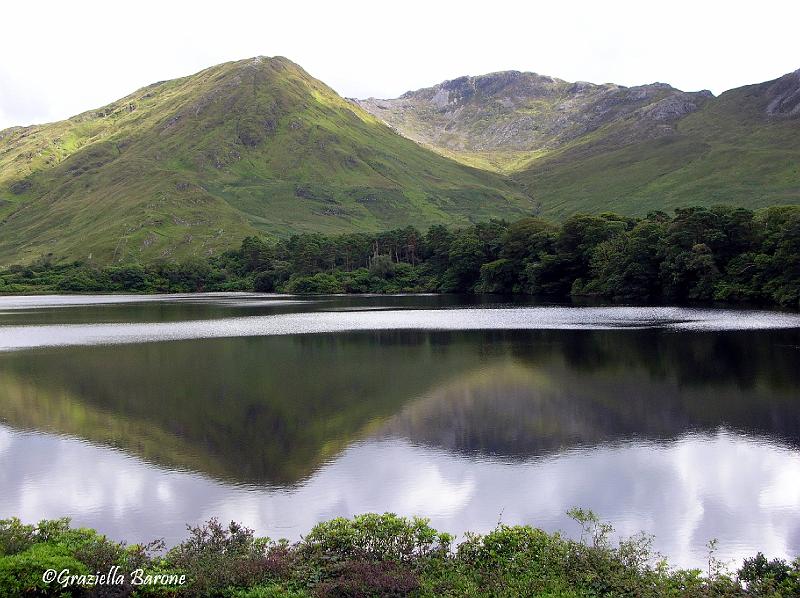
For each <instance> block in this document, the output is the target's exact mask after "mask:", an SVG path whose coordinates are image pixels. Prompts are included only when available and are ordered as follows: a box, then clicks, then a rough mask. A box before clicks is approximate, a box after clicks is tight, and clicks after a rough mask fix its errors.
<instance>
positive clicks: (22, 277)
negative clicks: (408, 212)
mask: <svg viewBox="0 0 800 598" xmlns="http://www.w3.org/2000/svg"><path fill="white" fill-rule="evenodd" d="M37 288H46V289H47V290H56V291H63V292H97V291H133V292H194V291H212V290H214V291H219V290H252V291H261V292H285V293H311V294H313V293H320V294H324V293H399V292H410V293H414V292H443V293H502V294H511V293H520V294H526V295H532V296H536V297H540V298H542V299H545V300H552V301H564V300H569V299H571V298H578V297H596V298H602V299H607V300H615V301H624V302H633V303H663V302H670V303H689V302H708V301H737V302H748V303H765V304H778V305H785V306H791V307H800V206H778V207H771V208H766V209H763V210H759V211H752V210H748V209H745V208H737V207H730V206H718V207H712V208H703V207H690V208H681V209H677V210H675V212H674V214H673V215H668V214H666V213H664V212H651V213H649V214H648V215H647V216H646V217H644V218H634V217H628V216H621V215H619V214H612V213H603V214H599V215H590V214H576V215H574V216H572V217H570V218H568V219H566V220H564V221H563V222H560V223H555V222H550V221H547V220H543V219H540V218H525V219H522V220H518V221H516V222H511V223H509V222H506V221H502V220H490V221H488V222H481V223H477V224H474V225H472V226H467V227H461V228H448V227H445V226H441V225H437V226H432V227H430V228H429V229H428V230H427V231H426V232H424V233H423V232H421V231H419V230H417V229H416V228H414V227H410V226H409V227H405V228H398V229H395V230H391V231H386V232H382V233H347V234H339V235H323V234H319V233H310V234H299V235H293V236H291V237H288V238H286V239H278V240H272V239H268V238H265V237H258V236H251V237H247V238H245V239H244V240H243V241H242V243H241V246H240V247H239V248H238V249H235V250H231V251H227V252H225V253H222V254H220V255H217V256H213V257H211V258H208V259H204V260H200V259H192V260H187V261H184V262H181V263H166V262H165V263H155V264H149V265H141V264H125V265H111V266H106V267H102V268H97V267H93V266H90V265H87V264H82V263H79V262H75V263H71V264H52V263H50V262H47V261H40V262H39V263H37V264H32V265H29V266H13V267H11V268H8V269H7V270H5V271H3V272H2V273H0V292H22V291H25V290H30V289H37Z"/></svg>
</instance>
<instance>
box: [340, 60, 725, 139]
mask: <svg viewBox="0 0 800 598" xmlns="http://www.w3.org/2000/svg"><path fill="white" fill-rule="evenodd" d="M709 95H710V94H709V92H700V93H685V92H682V91H680V90H678V89H675V88H673V87H671V86H670V85H667V84H666V83H652V84H650V85H641V86H637V87H624V86H619V85H614V84H603V85H595V84H593V83H587V82H585V81H579V82H576V83H569V82H566V81H562V80H561V79H556V78H553V77H547V76H544V75H539V74H537V73H523V72H519V71H502V72H498V73H490V74H488V75H482V76H479V77H459V78H457V79H452V80H449V81H444V82H443V83H440V84H439V85H434V86H433V87H428V88H425V89H419V90H416V91H410V92H407V93H405V94H403V95H402V96H400V97H399V98H397V99H388V100H383V99H381V100H378V99H374V98H370V99H367V100H356V102H357V103H358V104H359V105H360V106H361V107H362V108H364V109H366V110H367V111H369V112H371V113H372V114H374V115H375V116H377V117H378V118H380V119H382V120H383V121H384V122H386V123H387V124H389V125H390V126H392V127H393V128H394V129H395V130H397V131H398V132H400V133H401V134H403V135H405V136H406V137H409V138H410V139H413V140H415V141H418V142H421V143H424V144H426V145H430V146H433V147H435V148H441V149H444V150H448V151H456V152H461V151H465V152H482V153H486V152H519V151H537V150H542V149H557V148H558V147H561V146H562V145H563V144H565V143H568V142H570V141H573V140H575V139H577V138H580V137H581V136H583V135H586V134H588V133H591V132H593V131H596V130H597V129H599V128H601V127H604V126H606V125H614V124H615V123H620V124H624V128H625V131H622V132H615V137H616V138H617V139H618V140H626V139H630V140H635V139H637V138H652V137H653V136H660V135H665V134H670V133H671V132H672V131H673V130H674V124H675V123H676V122H677V121H678V120H680V119H681V118H682V117H683V116H685V115H687V114H689V113H691V112H694V111H695V110H697V109H698V107H699V106H701V105H702V104H703V103H704V102H705V101H706V100H707V99H708V97H709Z"/></svg>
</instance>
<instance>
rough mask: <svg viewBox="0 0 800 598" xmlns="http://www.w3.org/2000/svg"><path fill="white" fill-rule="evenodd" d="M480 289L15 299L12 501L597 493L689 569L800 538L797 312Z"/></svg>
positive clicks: (302, 506) (358, 505) (9, 389)
mask: <svg viewBox="0 0 800 598" xmlns="http://www.w3.org/2000/svg"><path fill="white" fill-rule="evenodd" d="M465 301H467V300H464V299H459V298H454V297H318V298H294V297H286V296H281V297H276V296H265V295H248V294H218V295H207V296H167V297H125V296H111V297H102V296H97V297H36V298H20V297H8V298H0V516H11V515H17V516H19V517H21V518H22V519H23V520H26V521H35V520H38V519H41V518H44V517H59V516H70V517H72V518H73V521H74V522H75V523H76V524H80V525H88V526H92V527H96V528H98V529H100V530H101V531H103V532H105V533H107V534H109V535H110V536H112V537H114V538H119V539H126V540H128V541H131V542H133V541H143V540H149V539H152V538H156V537H164V538H166V539H167V541H168V543H172V542H175V541H178V540H179V539H181V538H182V537H183V536H184V531H185V524H186V523H192V524H194V523H199V522H201V521H203V520H206V519H208V518H210V517H212V516H218V517H220V518H222V519H225V520H230V519H235V520H237V521H241V522H243V523H245V524H247V525H249V526H251V527H254V528H256V530H257V531H258V532H259V533H261V534H265V535H270V536H272V537H287V538H291V539H296V538H298V537H299V536H300V535H301V534H303V533H306V532H307V531H308V530H309V529H310V528H311V526H313V524H314V523H316V522H317V521H319V520H321V519H327V518H331V517H335V516H338V515H345V516H350V515H353V514H356V513H362V512H367V511H377V512H383V511H394V512H397V513H401V514H407V515H413V514H419V515H424V516H427V517H430V518H431V519H432V522H433V525H434V526H435V527H437V528H439V529H442V530H447V531H451V532H456V533H460V532H463V531H465V530H473V531H487V530H489V529H491V528H492V527H493V526H494V525H495V524H496V523H497V522H498V521H502V522H504V523H528V524H532V525H536V526H539V527H542V528H544V529H547V530H551V531H552V530H562V531H563V532H565V533H566V534H568V535H576V534H577V533H578V530H577V526H576V525H575V524H574V523H572V522H571V521H570V520H569V519H568V518H567V517H566V516H565V514H564V512H565V511H566V510H567V509H569V508H570V507H573V506H582V507H585V508H591V509H593V510H594V511H595V512H597V513H598V514H599V515H600V516H601V517H602V518H603V519H605V520H607V521H609V522H611V523H612V524H613V525H614V526H615V528H616V529H617V530H618V531H619V532H620V533H621V534H623V535H627V534H633V533H635V532H638V531H645V532H648V533H652V534H655V538H656V540H655V546H656V548H657V549H658V550H659V551H660V552H661V553H663V554H665V555H667V556H668V557H669V558H670V561H671V562H672V563H674V564H679V565H692V566H701V565H702V564H703V562H704V559H705V556H706V548H705V544H706V542H707V541H708V540H710V539H712V538H718V539H719V543H720V554H721V556H722V557H723V558H726V559H732V560H740V559H741V558H743V557H744V556H747V555H751V554H754V553H755V552H756V551H757V550H762V551H764V552H766V553H768V554H770V555H774V556H784V557H789V556H796V555H798V554H800V408H798V407H799V406H800V405H799V401H800V396H799V395H800V392H798V391H799V390H800V367H798V366H800V316H798V315H797V314H792V313H779V312H763V311H733V310H698V309H680V308H622V307H612V308H567V307H536V306H528V305H521V304H515V305H510V304H493V303H491V302H486V301H485V300H484V301H483V302H481V303H476V302H475V301H476V300H474V299H473V300H469V301H471V303H465Z"/></svg>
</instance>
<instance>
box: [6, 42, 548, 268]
mask: <svg viewBox="0 0 800 598" xmlns="http://www.w3.org/2000/svg"><path fill="white" fill-rule="evenodd" d="M532 207H533V204H532V202H531V200H530V198H529V197H527V196H526V195H525V194H524V193H523V192H521V191H520V189H519V187H517V186H516V185H515V184H513V183H511V182H510V181H509V180H507V179H506V178H505V177H503V176H499V175H497V174H495V173H490V172H486V171H482V170H479V169H475V168H471V167H468V166H465V165H462V164H460V163H457V162H455V161H452V160H450V159H447V158H444V157H442V156H440V155H438V154H436V153H434V152H432V151H429V150H427V149H425V148H422V147H420V146H419V145H417V144H416V143H414V142H412V141H410V140H408V139H406V138H404V137H402V136H400V135H398V134H396V133H395V132H393V131H392V130H391V129H390V128H389V127H387V126H385V125H384V124H383V123H381V122H380V121H379V120H378V119H376V118H375V117H374V116H372V115H370V114H369V113H367V112H366V111H364V110H362V109H360V108H359V107H357V106H355V105H354V104H352V103H350V102H347V101H346V100H344V99H342V98H341V97H339V96H338V95H337V94H336V93H335V92H334V91H333V90H331V89H330V88H329V87H327V86H326V85H324V84H323V83H321V82H319V81H317V80H316V79H314V78H312V77H311V76H309V75H308V74H307V73H306V72H305V71H303V70H302V69H301V68H300V67H298V66H297V65H295V64H294V63H292V62H291V61H289V60H287V59H285V58H256V59H251V60H244V61H240V62H234V63H227V64H223V65H219V66H215V67H212V68H209V69H206V70H204V71H201V72H200V73H197V74H196V75H193V76H190V77H185V78H182V79H176V80H173V81H166V82H161V83H157V84H154V85H151V86H149V87H146V88H143V89H141V90H139V91H137V92H135V93H133V94H131V95H130V96H128V97H126V98H123V99H121V100H119V101H117V102H114V103H113V104H110V105H108V106H105V107H104V108H101V109H99V110H93V111H90V112H86V113H84V114H81V115H78V116H75V117H73V118H71V119H69V120H66V121H63V122H58V123H52V124H47V125H41V126H33V127H25V128H20V127H16V128H11V129H6V130H4V131H0V220H1V221H0V263H10V262H27V261H31V260H33V259H37V258H38V257H40V256H42V255H47V254H53V256H54V257H55V258H56V259H62V258H80V259H84V260H90V261H96V262H109V261H131V260H154V259H171V258H178V257H186V256H190V255H197V256H203V255H209V254H212V253H214V252H218V251H220V250H223V249H225V248H228V247H232V246H235V245H237V244H238V243H239V242H240V240H241V238H242V237H243V236H245V235H247V234H252V233H253V232H255V231H256V230H260V231H262V232H265V233H267V234H271V235H279V236H280V235H288V234H290V233H292V232H302V231H320V232H337V231H349V230H378V229H386V228H391V227H395V226H402V225H406V224H413V225H416V226H427V225H430V224H434V223H448V224H452V223H466V222H469V221H472V220H477V219H486V218H488V217H491V216H499V217H506V218H515V217H520V216H522V215H524V214H527V213H530V211H531V209H532Z"/></svg>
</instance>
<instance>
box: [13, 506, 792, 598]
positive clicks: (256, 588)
mask: <svg viewBox="0 0 800 598" xmlns="http://www.w3.org/2000/svg"><path fill="white" fill-rule="evenodd" d="M570 515H571V516H572V517H573V518H574V519H575V520H576V521H577V522H578V524H579V525H580V526H581V529H582V530H583V534H582V537H581V539H580V540H577V541H576V540H571V539H568V538H565V537H562V536H561V535H560V534H557V533H556V534H548V533H546V532H544V531H542V530H540V529H536V528H532V527H529V526H519V525H515V526H508V525H501V524H498V526H497V528H495V529H494V530H492V531H491V532H489V533H488V534H486V535H479V534H470V533H468V534H466V537H465V539H464V540H463V541H462V542H461V543H460V544H458V545H457V546H456V547H455V548H452V541H453V538H452V536H450V535H448V534H443V533H440V532H438V531H436V530H435V529H433V528H431V527H430V526H429V525H428V522H427V520H424V519H419V518H413V519H407V518H404V517H398V516H397V515H394V514H390V513H386V514H383V515H377V514H366V515H360V516H357V517H355V518H353V519H344V518H339V519H334V520H332V521H328V522H324V523H320V524H319V525H317V526H316V527H314V529H313V530H311V532H310V533H309V534H308V536H306V537H305V538H303V539H302V540H300V541H299V542H296V543H294V544H289V543H288V542H286V541H280V542H274V541H272V540H269V539H267V538H258V537H256V536H255V535H254V533H253V531H252V530H250V529H247V528H246V527H243V526H241V525H239V524H236V523H230V524H229V525H222V524H221V523H219V521H217V520H216V519H212V520H211V521H209V522H207V523H206V524H204V525H200V526H197V527H191V526H190V527H189V528H188V531H189V537H188V538H187V539H186V540H185V541H184V542H182V543H181V544H179V545H177V546H175V547H174V548H172V549H171V550H169V551H167V552H164V551H163V544H161V543H158V542H156V543H152V544H151V545H149V546H147V547H142V546H131V547H128V546H126V545H124V544H120V543H116V542H112V541H109V540H107V539H106V538H104V537H103V536H100V535H99V534H97V533H96V532H94V531H93V530H86V529H73V528H71V527H70V526H69V522H68V521H67V520H63V519H62V520H55V521H42V522H40V523H39V524H37V525H24V524H22V523H21V522H20V521H19V520H17V519H9V520H4V521H0V547H2V549H0V593H2V595H4V596H5V595H8V596H16V595H59V592H60V591H61V590H62V588H60V587H59V586H58V584H55V585H54V584H46V583H45V582H43V581H42V573H43V572H44V570H46V569H55V570H61V569H69V570H70V572H71V573H75V574H86V573H92V572H102V571H105V570H107V568H109V567H112V566H119V567H120V571H121V572H122V574H123V577H124V581H125V583H124V584H122V586H119V587H114V586H104V585H96V586H95V587H89V586H74V587H69V588H66V589H65V590H64V594H65V595H95V596H105V595H109V596H112V595H131V594H133V595H157V596H162V595H170V596H171V595H180V596H229V597H231V598H278V597H282V598H304V597H311V596H330V597H344V596H347V597H358V598H361V597H363V598H367V597H372V596H387V597H389V596H394V597H398V596H419V597H433V596H453V597H455V596H487V597H488V596H493V597H494V596H502V597H509V598H510V597H513V596H534V595H535V596H553V597H555V596H559V597H581V598H584V597H595V596H596V597H599V596H609V597H610V596H641V597H653V598H656V597H662V596H675V597H678V596H681V597H688V598H693V597H697V598H700V597H706V596H718V597H731V598H733V597H741V598H745V597H752V598H757V597H772V598H783V597H786V598H788V597H790V596H796V595H798V592H799V591H800V559H797V560H795V561H793V562H792V563H787V562H786V561H784V560H781V559H772V560H769V559H767V558H766V557H765V556H764V555H763V554H761V553H758V554H757V555H756V556H755V557H753V558H750V559H746V560H745V561H744V563H743V565H742V567H741V568H740V569H739V571H738V572H737V573H736V574H735V575H732V574H729V573H727V572H725V571H724V570H723V569H721V568H720V567H718V566H717V563H718V561H716V559H715V558H714V557H713V552H712V553H710V555H709V571H708V572H707V574H705V575H704V574H702V573H701V572H700V570H698V569H692V570H684V569H672V568H670V567H669V566H668V564H667V563H666V561H665V560H664V559H658V558H657V557H656V555H654V554H653V553H652V552H651V550H650V544H651V539H650V538H648V537H645V536H641V535H640V536H634V537H633V538H627V539H622V540H620V541H619V542H618V543H617V545H613V544H612V542H611V536H612V534H613V528H611V526H609V525H608V524H605V523H603V522H602V521H600V520H599V519H598V517H597V516H596V515H595V514H594V513H592V512H591V511H585V510H582V509H573V510H572V511H570ZM712 549H713V546H712ZM98 556H100V557H101V558H98ZM134 568H142V569H143V570H144V571H145V572H146V573H147V574H153V575H154V574H166V575H173V576H180V575H185V576H186V583H185V584H183V585H180V584H178V585H175V584H173V585H150V586H135V585H131V583H130V580H131V576H130V574H131V571H133V570H134Z"/></svg>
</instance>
